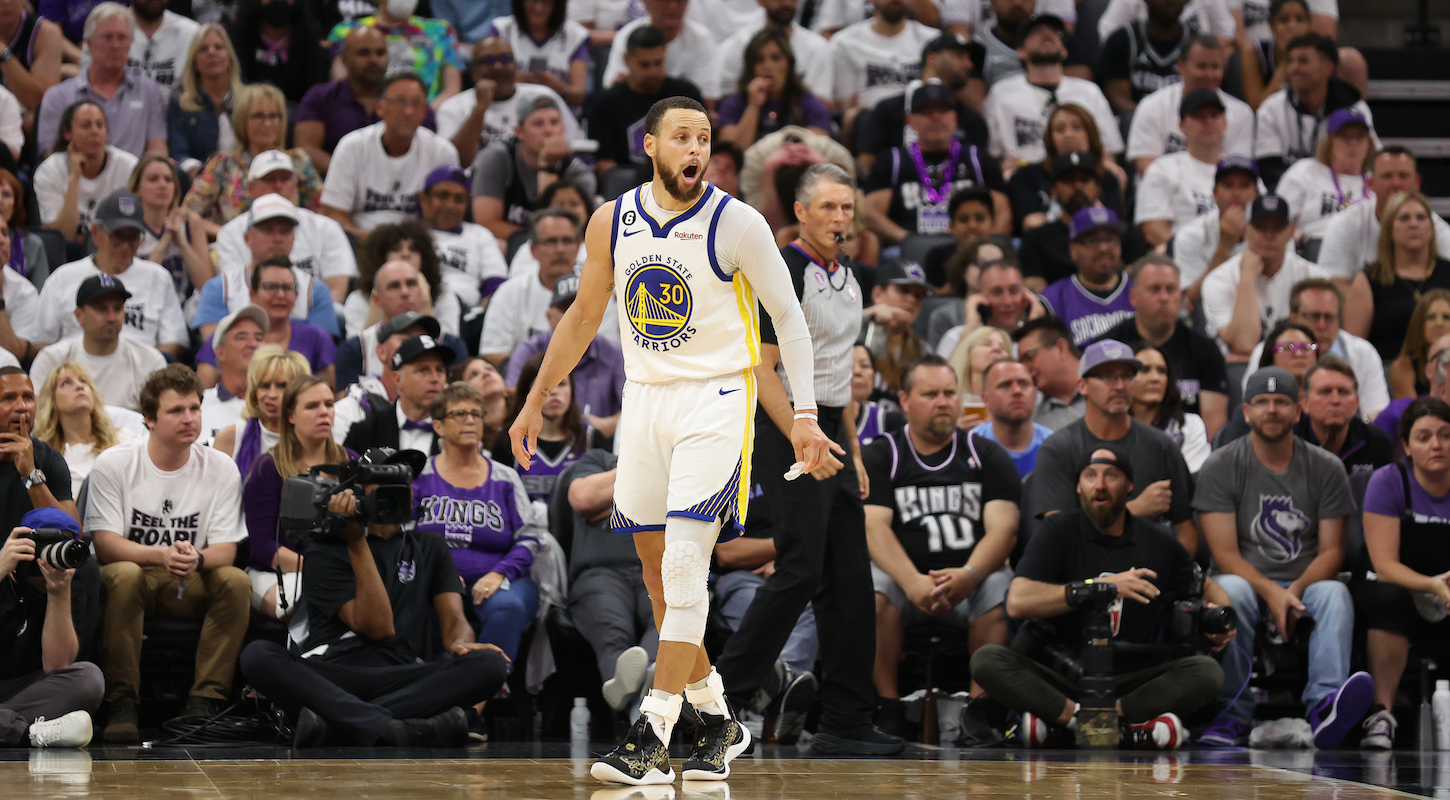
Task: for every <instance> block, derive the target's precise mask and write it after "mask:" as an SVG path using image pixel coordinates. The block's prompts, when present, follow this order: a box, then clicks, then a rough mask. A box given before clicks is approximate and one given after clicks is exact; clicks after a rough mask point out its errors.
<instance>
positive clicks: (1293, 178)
mask: <svg viewBox="0 0 1450 800" xmlns="http://www.w3.org/2000/svg"><path fill="white" fill-rule="evenodd" d="M1368 177H1369V176H1368V175H1336V174H1335V173H1334V170H1333V169H1331V168H1330V167H1328V166H1327V165H1325V164H1323V163H1321V162H1320V161H1319V160H1318V159H1315V158H1301V159H1299V160H1298V161H1295V162H1294V163H1293V164H1292V165H1291V166H1290V167H1289V168H1288V169H1287V170H1284V176H1283V177H1282V178H1279V185H1278V187H1277V188H1275V189H1274V193H1275V194H1277V195H1279V196H1280V197H1282V198H1284V202H1286V203H1288V204H1289V218H1290V220H1292V221H1293V223H1294V227H1295V228H1297V229H1298V230H1299V233H1301V234H1303V235H1305V236H1308V237H1310V238H1312V239H1317V238H1320V237H1322V236H1324V234H1325V232H1326V231H1328V230H1329V221H1330V219H1331V218H1333V216H1334V215H1335V214H1337V213H1339V212H1340V211H1343V210H1344V209H1346V208H1349V207H1350V206H1352V205H1354V204H1356V203H1362V202H1364V201H1365V200H1369V199H1370V188H1369V181H1368ZM1370 205H1371V206H1373V205H1374V203H1370ZM1375 244H1376V246H1378V244H1379V242H1375Z"/></svg>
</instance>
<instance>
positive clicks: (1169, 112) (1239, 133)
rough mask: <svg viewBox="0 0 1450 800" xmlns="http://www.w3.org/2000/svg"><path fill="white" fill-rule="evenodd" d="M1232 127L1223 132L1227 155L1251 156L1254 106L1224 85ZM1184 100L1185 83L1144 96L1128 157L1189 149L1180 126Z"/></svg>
mask: <svg viewBox="0 0 1450 800" xmlns="http://www.w3.org/2000/svg"><path fill="white" fill-rule="evenodd" d="M1218 99H1220V100H1222V101H1223V105H1224V110H1225V111H1224V117H1225V118H1226V119H1227V121H1228V128H1227V129H1226V130H1225V131H1224V135H1223V152H1224V154H1225V155H1241V156H1251V155H1253V153H1254V110H1253V109H1252V108H1249V104H1248V103H1245V102H1244V101H1242V100H1240V99H1238V98H1237V97H1234V96H1232V95H1230V94H1228V93H1226V92H1224V91H1223V90H1222V89H1220V90H1218ZM1182 104H1183V84H1182V83H1181V82H1179V83H1174V84H1170V85H1168V86H1165V87H1163V88H1162V89H1159V90H1158V91H1156V92H1154V93H1152V94H1150V95H1148V96H1147V97H1145V98H1143V100H1142V101H1141V102H1139V103H1138V108H1137V110H1136V111H1134V112H1133V124H1132V126H1131V127H1129V128H1128V160H1129V161H1134V160H1137V159H1139V158H1146V157H1152V158H1157V157H1158V156H1162V155H1167V154H1168V153H1176V152H1178V151H1180V150H1184V149H1187V147H1188V140H1187V139H1185V138H1184V136H1183V131H1181V130H1179V128H1178V120H1179V117H1178V107H1179V106H1180V105H1182Z"/></svg>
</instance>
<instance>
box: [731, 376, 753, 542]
mask: <svg viewBox="0 0 1450 800" xmlns="http://www.w3.org/2000/svg"><path fill="white" fill-rule="evenodd" d="M743 394H744V395H745V402H746V404H747V405H746V406H745V407H746V409H748V413H746V415H745V439H744V442H745V443H744V444H743V445H741V447H740V486H739V488H738V489H737V490H736V491H737V492H738V494H737V495H736V496H735V521H736V522H738V523H739V524H740V527H741V529H742V530H743V529H744V528H745V516H746V511H747V510H748V509H749V506H750V487H751V486H754V485H755V484H754V483H753V482H752V481H751V478H750V457H751V455H752V454H754V452H755V402H756V399H755V370H754V369H747V370H745V391H744V392H743Z"/></svg>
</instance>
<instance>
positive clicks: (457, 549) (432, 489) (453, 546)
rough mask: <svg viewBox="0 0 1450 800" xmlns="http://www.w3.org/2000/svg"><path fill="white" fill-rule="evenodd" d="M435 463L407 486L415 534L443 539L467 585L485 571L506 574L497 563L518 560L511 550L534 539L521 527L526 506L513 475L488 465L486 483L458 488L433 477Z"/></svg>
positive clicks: (529, 514)
mask: <svg viewBox="0 0 1450 800" xmlns="http://www.w3.org/2000/svg"><path fill="white" fill-rule="evenodd" d="M436 459H437V456H434V457H433V458H430V459H428V464H427V466H426V467H425V468H424V469H423V472H422V474H421V475H419V476H418V479H417V480H415V481H414V482H413V501H414V503H415V504H416V506H415V508H414V519H415V520H416V521H417V527H418V530H420V531H429V532H432V533H436V534H438V535H440V536H442V537H443V540H444V541H445V542H447V543H448V547H449V550H450V551H451V552H452V553H453V561H454V563H456V564H457V565H458V572H459V574H460V575H462V576H463V577H464V579H465V580H470V582H471V580H472V579H477V578H479V577H482V576H483V575H484V574H486V573H489V572H504V573H505V574H507V571H506V570H505V569H502V568H500V567H501V564H500V562H509V561H511V560H518V559H517V557H516V555H515V553H514V552H513V551H514V550H515V548H516V547H517V546H518V545H519V544H520V543H525V544H527V542H526V540H528V539H532V538H533V537H534V536H535V534H534V532H533V530H532V529H531V527H530V526H529V524H528V523H527V522H526V520H527V519H531V518H532V514H533V512H532V509H531V508H528V507H527V506H528V503H529V501H528V498H527V496H526V494H525V492H524V488H523V483H522V481H520V480H519V477H518V473H516V472H514V471H513V470H512V469H510V468H508V467H506V466H503V465H502V464H499V463H497V462H489V472H488V480H486V481H484V482H483V484H482V485H479V486H475V487H474V488H472V489H461V488H459V487H457V486H453V485H452V484H450V483H449V482H448V481H446V480H444V478H443V476H442V475H440V474H438V472H437V470H436V469H435V468H434V463H435V461H436ZM526 515H527V516H526ZM532 561H533V556H532V554H530V555H529V556H528V558H527V560H526V562H525V563H524V564H523V569H524V571H527V569H528V564H529V563H532Z"/></svg>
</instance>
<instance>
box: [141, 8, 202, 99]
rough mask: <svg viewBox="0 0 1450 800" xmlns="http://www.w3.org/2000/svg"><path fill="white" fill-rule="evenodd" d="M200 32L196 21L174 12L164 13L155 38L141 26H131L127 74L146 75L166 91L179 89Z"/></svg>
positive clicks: (199, 26)
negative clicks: (190, 48) (188, 55)
mask: <svg viewBox="0 0 1450 800" xmlns="http://www.w3.org/2000/svg"><path fill="white" fill-rule="evenodd" d="M200 30H201V25H199V24H198V23H197V22H196V21H195V20H193V19H190V18H189V17H183V16H182V15H180V14H176V13H173V12H171V11H166V12H163V13H162V15H161V27H159V28H157V29H156V34H155V35H154V36H147V35H146V32H145V31H143V30H141V28H140V26H138V25H132V26H131V56H130V58H128V59H126V71H127V72H129V73H131V74H133V75H145V76H146V77H148V78H150V79H151V80H153V81H156V82H157V83H159V84H161V88H163V89H167V90H171V89H173V88H179V87H180V86H181V76H182V71H183V70H184V69H185V66H186V50H187V48H189V47H191V39H192V37H193V36H195V35H196V34H197V32H198V31H200Z"/></svg>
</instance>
